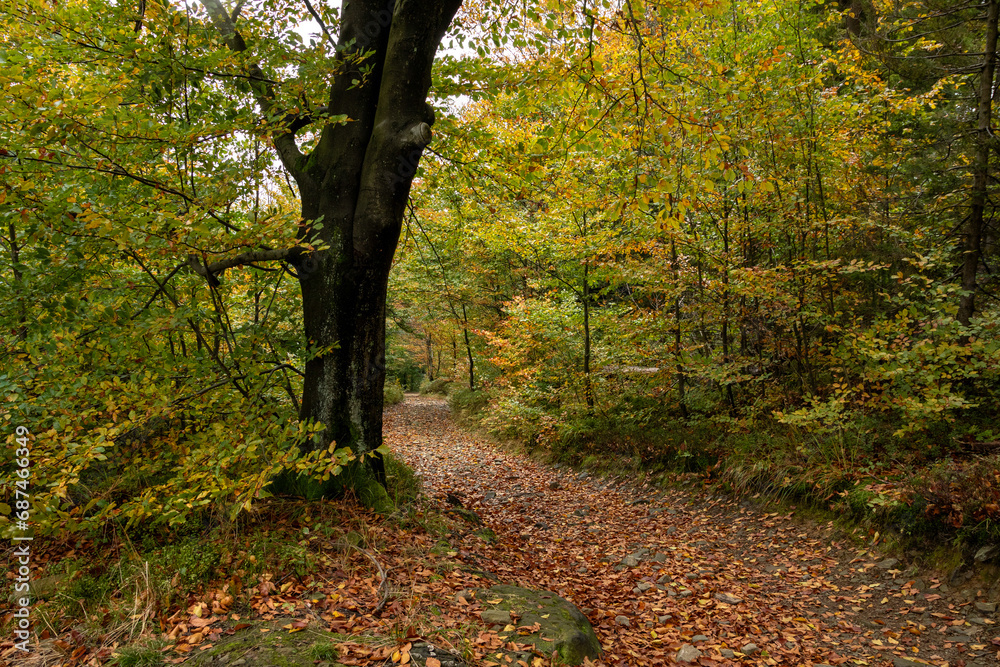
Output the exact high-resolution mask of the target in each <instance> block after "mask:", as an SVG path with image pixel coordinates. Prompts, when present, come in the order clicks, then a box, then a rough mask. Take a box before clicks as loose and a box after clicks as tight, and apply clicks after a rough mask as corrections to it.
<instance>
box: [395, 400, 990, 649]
mask: <svg viewBox="0 0 1000 667" xmlns="http://www.w3.org/2000/svg"><path fill="white" fill-rule="evenodd" d="M385 435H386V441H387V443H388V444H389V445H390V447H391V448H392V449H393V450H394V451H395V452H397V453H398V454H399V455H401V456H402V457H403V458H404V459H405V460H406V461H407V462H409V463H410V464H411V465H412V466H413V467H414V468H415V469H416V471H417V472H418V473H419V474H420V475H421V476H422V477H423V480H424V484H425V491H426V492H427V493H428V494H430V495H431V496H434V497H443V498H448V496H449V494H450V501H451V502H455V501H460V502H461V503H462V505H464V507H466V508H468V509H471V510H473V511H475V512H476V513H478V514H479V515H480V516H481V517H482V518H483V520H484V521H485V522H486V523H487V525H488V526H489V527H490V528H492V529H493V531H494V532H495V533H496V535H497V538H498V540H497V542H496V543H495V544H493V545H485V544H484V543H483V542H482V540H480V539H478V538H475V539H473V538H472V537H467V538H465V539H464V540H463V541H462V543H461V544H458V545H456V547H457V549H458V553H459V558H461V559H462V560H463V561H464V562H465V563H466V564H467V566H468V567H470V568H475V569H480V570H483V571H487V572H491V573H493V574H495V575H496V576H497V577H498V578H499V579H500V580H501V581H504V582H506V583H514V584H517V585H521V586H526V587H531V588H541V589H547V590H551V591H554V592H556V593H558V594H559V595H560V596H562V597H565V598H567V599H569V600H571V601H573V602H574V603H575V604H576V605H577V606H578V607H580V608H581V610H583V612H584V613H585V614H586V615H587V616H588V618H589V619H590V621H591V623H592V624H593V626H594V629H595V630H596V632H597V634H598V637H599V638H600V640H601V642H602V645H603V646H604V649H605V651H606V655H605V657H604V662H605V663H606V664H609V665H658V664H675V660H676V659H677V657H678V651H679V650H680V649H682V648H683V647H684V645H685V644H687V645H690V646H691V647H693V649H697V653H696V652H695V651H694V650H693V649H690V648H686V649H685V654H684V655H685V657H686V656H690V657H691V658H692V659H693V661H694V662H693V663H692V664H702V665H737V664H741V665H779V664H780V665H821V664H826V665H837V664H859V665H895V666H897V667H898V666H905V665H910V664H934V665H938V666H939V667H943V666H945V665H948V667H987V666H988V665H989V666H995V665H998V664H1000V629H998V627H997V625H996V621H997V618H998V617H997V614H996V610H995V608H993V607H992V605H991V604H989V603H986V602H983V601H981V600H982V599H980V600H979V601H965V602H959V601H958V600H956V599H949V598H948V596H947V595H942V594H941V592H940V590H939V586H940V584H939V583H938V582H937V581H936V580H933V579H928V580H925V581H921V580H920V579H919V578H917V577H915V576H914V575H912V574H911V573H909V572H908V571H906V570H905V569H904V566H903V565H901V564H899V563H896V562H893V561H892V560H891V559H883V558H882V557H880V556H878V555H877V554H871V553H868V552H864V551H861V552H859V551H858V550H857V549H853V548H850V545H848V544H846V543H844V542H841V541H837V540H836V539H835V535H836V531H835V530H834V528H833V527H832V526H830V525H827V526H816V525H815V524H809V523H807V522H802V521H799V520H798V519H797V517H795V516H793V515H792V514H788V515H781V514H765V513H761V512H759V511H757V510H755V509H753V508H751V507H749V506H748V505H746V504H739V503H736V502H733V501H731V500H726V499H719V498H711V497H698V496H692V495H690V494H688V493H683V492H666V493H665V492H662V491H660V490H657V489H654V488H650V487H649V486H646V485H644V484H642V483H641V482H638V483H637V482H636V481H635V480H619V479H615V478H613V477H608V478H593V477H590V476H588V475H587V474H586V473H577V472H576V471H571V470H568V469H562V470H559V469H554V468H552V467H549V466H545V465H541V464H539V463H537V462H535V461H532V460H531V459H529V458H527V457H524V456H519V455H513V454H510V453H507V452H504V451H502V450H499V449H497V448H496V447H495V446H493V445H492V444H490V443H488V442H486V441H485V440H483V439H481V438H477V437H476V436H474V435H471V434H469V433H468V432H466V431H464V430H462V429H461V428H459V427H457V426H456V425H455V424H454V423H453V422H452V421H451V419H450V417H449V414H448V408H447V405H446V404H445V403H444V402H443V401H442V400H439V399H432V398H426V397H417V396H408V397H407V400H406V402H405V403H403V404H401V405H399V406H395V407H394V408H391V409H389V410H388V411H387V412H386V418H385ZM945 589H947V587H945ZM902 656H905V658H903V657H902ZM911 661H914V662H911Z"/></svg>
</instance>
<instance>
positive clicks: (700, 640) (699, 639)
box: [691, 635, 708, 643]
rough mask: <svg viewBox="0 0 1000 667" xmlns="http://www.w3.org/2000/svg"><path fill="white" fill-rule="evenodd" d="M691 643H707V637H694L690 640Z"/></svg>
mask: <svg viewBox="0 0 1000 667" xmlns="http://www.w3.org/2000/svg"><path fill="white" fill-rule="evenodd" d="M691 641H693V642H695V643H697V642H707V641H708V637H707V636H706V635H695V636H694V637H692V638H691Z"/></svg>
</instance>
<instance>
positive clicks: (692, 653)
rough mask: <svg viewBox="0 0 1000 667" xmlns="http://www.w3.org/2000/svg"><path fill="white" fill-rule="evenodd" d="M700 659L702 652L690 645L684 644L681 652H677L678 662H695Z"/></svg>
mask: <svg viewBox="0 0 1000 667" xmlns="http://www.w3.org/2000/svg"><path fill="white" fill-rule="evenodd" d="M700 657H701V651H699V650H698V649H696V648H695V647H694V646H691V645H690V644H684V645H683V646H681V650H679V651H677V662H694V661H695V660H697V659H698V658H700Z"/></svg>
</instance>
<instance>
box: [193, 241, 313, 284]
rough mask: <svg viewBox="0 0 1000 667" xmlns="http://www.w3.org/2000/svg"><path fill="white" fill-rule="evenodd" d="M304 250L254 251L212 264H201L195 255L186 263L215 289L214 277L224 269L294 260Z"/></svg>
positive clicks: (215, 280)
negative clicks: (257, 263)
mask: <svg viewBox="0 0 1000 667" xmlns="http://www.w3.org/2000/svg"><path fill="white" fill-rule="evenodd" d="M303 252H304V249H303V248H301V247H299V246H295V247H293V248H278V249H267V250H254V251H251V252H244V253H240V254H239V255H235V256H233V257H227V258H226V259H220V260H219V261H217V262H212V263H211V264H209V263H207V262H203V261H202V260H201V259H199V258H198V256H197V255H194V254H190V255H188V259H187V263H188V266H190V267H191V270H192V271H194V272H195V273H197V274H198V275H199V276H201V277H203V278H205V279H206V280H208V282H209V283H210V284H211V285H212V286H213V287H216V286H218V284H219V280H218V278H217V277H216V276H217V275H218V274H221V273H222V272H223V271H225V270H226V269H231V268H233V267H235V266H246V265H248V264H254V263H255V262H273V261H275V260H294V259H295V258H297V257H299V256H301V255H302V253H303Z"/></svg>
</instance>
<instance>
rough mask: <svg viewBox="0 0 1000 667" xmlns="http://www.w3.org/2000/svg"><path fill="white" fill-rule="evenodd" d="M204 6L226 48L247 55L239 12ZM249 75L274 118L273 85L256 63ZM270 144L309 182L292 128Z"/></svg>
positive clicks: (213, 3)
mask: <svg viewBox="0 0 1000 667" xmlns="http://www.w3.org/2000/svg"><path fill="white" fill-rule="evenodd" d="M201 4H202V5H203V6H204V7H205V9H206V10H207V11H208V15H209V16H210V17H211V19H212V23H213V24H215V28H216V30H218V31H219V35H220V36H221V37H222V41H223V42H224V43H225V44H226V46H228V47H229V48H230V49H231V50H232V51H234V52H236V53H242V52H244V51H246V50H247V43H246V41H244V39H243V36H242V35H241V34H240V33H239V31H238V30H236V24H235V23H234V21H235V18H234V17H235V15H236V12H234V13H233V16H230V15H229V12H227V11H226V8H225V7H224V6H223V5H222V1H221V0H201ZM247 73H248V75H249V79H250V88H251V90H253V92H254V98H255V99H256V100H257V106H259V107H260V110H261V111H262V112H263V114H264V116H265V117H266V118H270V117H271V116H273V115H274V84H273V83H271V82H270V81H269V80H268V79H267V77H265V76H264V72H263V70H261V68H260V66H259V65H258V64H257V63H251V64H249V65H247ZM271 141H273V142H274V148H275V150H277V151H278V157H279V158H281V163H282V164H283V165H284V166H285V169H287V170H288V171H289V172H291V174H292V176H294V177H295V180H297V181H298V180H300V179H302V178H307V175H306V173H305V172H304V171H303V170H302V168H301V165H302V162H303V160H304V157H305V156H303V154H302V151H300V150H299V147H298V145H297V144H296V143H295V133H294V132H293V131H292V130H291V129H290V128H279V129H278V130H277V131H276V132H274V134H272V135H271Z"/></svg>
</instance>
